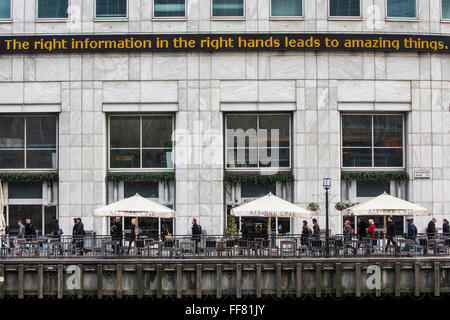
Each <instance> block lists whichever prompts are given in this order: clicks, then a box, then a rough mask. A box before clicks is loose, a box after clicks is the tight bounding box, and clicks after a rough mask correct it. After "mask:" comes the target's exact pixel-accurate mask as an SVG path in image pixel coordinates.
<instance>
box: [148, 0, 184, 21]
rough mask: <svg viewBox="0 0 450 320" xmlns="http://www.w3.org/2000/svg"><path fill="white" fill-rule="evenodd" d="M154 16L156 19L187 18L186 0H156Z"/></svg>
mask: <svg viewBox="0 0 450 320" xmlns="http://www.w3.org/2000/svg"><path fill="white" fill-rule="evenodd" d="M153 10H154V11H153V15H154V17H155V18H166V17H185V16H186V1H185V0H154V9H153Z"/></svg>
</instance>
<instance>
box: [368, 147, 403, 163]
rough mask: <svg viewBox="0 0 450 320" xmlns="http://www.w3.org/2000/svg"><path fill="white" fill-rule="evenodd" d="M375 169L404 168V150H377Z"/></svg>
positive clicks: (375, 152)
mask: <svg viewBox="0 0 450 320" xmlns="http://www.w3.org/2000/svg"><path fill="white" fill-rule="evenodd" d="M374 160H375V167H401V166H403V149H400V148H398V149H392V148H389V149H387V148H375V149H374Z"/></svg>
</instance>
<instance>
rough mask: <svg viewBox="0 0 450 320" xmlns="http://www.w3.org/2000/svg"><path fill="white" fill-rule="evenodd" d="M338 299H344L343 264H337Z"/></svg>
mask: <svg viewBox="0 0 450 320" xmlns="http://www.w3.org/2000/svg"><path fill="white" fill-rule="evenodd" d="M335 287H336V297H337V298H340V297H342V264H341V263H339V262H338V263H336V276H335Z"/></svg>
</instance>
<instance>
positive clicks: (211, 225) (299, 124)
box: [0, 0, 450, 234]
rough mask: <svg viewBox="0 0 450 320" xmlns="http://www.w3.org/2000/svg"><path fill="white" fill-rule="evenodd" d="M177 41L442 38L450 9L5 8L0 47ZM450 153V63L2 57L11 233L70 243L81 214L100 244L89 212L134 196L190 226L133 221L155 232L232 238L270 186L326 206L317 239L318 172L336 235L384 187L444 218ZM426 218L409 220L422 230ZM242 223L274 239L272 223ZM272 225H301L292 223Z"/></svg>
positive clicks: (423, 4)
mask: <svg viewBox="0 0 450 320" xmlns="http://www.w3.org/2000/svg"><path fill="white" fill-rule="evenodd" d="M168 33H170V34H188V33H194V34H204V33H216V34H218V33H240V34H246V33H248V34H250V33H334V34H341V33H342V34H350V33H361V34H365V33H367V34H419V35H436V36H444V37H445V36H447V37H448V36H449V34H450V1H449V0H346V1H338V0H314V1H312V0H285V1H281V0H280V1H277V0H270V1H269V0H170V1H169V0H85V1H82V0H65V1H64V0H61V1H57V0H0V36H20V35H57V34H62V35H66V34H87V35H96V34H168ZM239 130H242V132H243V133H244V137H243V138H242V137H241V138H242V140H239V139H240V138H239V137H238V136H237V132H240V131H239ZM239 141H240V142H239ZM449 148H450V55H448V54H445V53H431V52H379V51H376V52H374V51H357V52H354V51H353V52H345V51H342V52H328V51H320V50H317V51H301V50H298V51H281V50H280V51H264V50H261V51H257V52H256V51H236V52H128V53H119V52H114V53H61V54H52V53H48V54H43V53H30V54H28V53H24V54H2V55H0V177H1V178H0V179H1V180H3V182H2V183H3V189H4V196H5V199H6V206H5V215H6V220H7V222H8V224H9V225H10V228H11V230H12V231H14V228H15V226H16V224H17V221H18V219H23V218H25V217H31V218H32V220H33V221H34V224H35V226H36V228H37V229H38V230H40V233H44V234H46V233H50V232H51V228H52V222H53V219H55V218H58V219H59V222H60V225H61V227H62V228H63V229H64V231H65V233H66V234H67V233H70V230H71V227H72V219H73V218H74V217H81V218H82V220H83V222H84V225H85V229H86V230H91V231H96V232H97V234H107V233H108V232H109V227H108V223H109V222H108V220H107V219H106V218H98V217H94V216H93V210H94V209H95V208H97V207H100V206H103V205H105V204H108V203H111V202H113V201H116V200H119V199H122V198H124V197H127V196H131V195H133V194H135V193H136V192H138V193H140V194H142V195H143V196H145V197H147V198H152V199H154V200H157V201H159V202H160V203H162V204H165V205H168V206H171V207H173V208H175V210H176V211H177V212H178V214H179V217H178V218H177V219H176V220H175V221H171V220H167V221H166V220H159V219H156V218H155V219H150V218H149V219H147V220H143V221H140V222H139V223H140V225H141V227H142V228H144V229H145V230H146V231H147V232H148V233H150V234H158V233H159V232H160V228H161V226H162V225H163V224H167V225H168V226H169V228H170V229H171V230H172V232H173V233H175V234H188V233H190V228H191V222H190V221H191V219H192V218H193V217H195V218H197V220H198V221H199V223H200V224H201V225H202V229H203V230H205V231H206V232H207V233H208V234H222V233H223V231H224V229H225V228H226V224H227V216H228V214H229V211H230V209H231V208H232V207H233V206H236V205H238V204H241V203H244V202H246V201H249V200H251V199H254V198H256V197H258V196H261V195H263V194H266V193H268V192H272V193H274V194H276V195H278V196H280V197H283V198H285V199H287V200H289V201H292V202H294V203H296V204H298V205H300V206H302V207H307V206H308V204H309V203H311V202H313V203H317V204H318V205H319V210H318V211H315V212H314V216H315V217H316V218H317V219H318V221H319V224H320V225H321V226H322V229H324V227H325V207H324V202H325V197H324V194H325V192H324V190H323V188H322V179H323V178H325V177H329V178H331V180H332V187H331V189H330V217H331V220H330V227H331V230H332V232H333V233H340V232H342V222H343V219H345V217H342V215H341V213H340V211H338V210H336V209H335V204H336V203H338V202H345V203H349V202H350V203H356V202H361V201H363V200H365V199H368V198H370V197H373V196H376V195H378V194H380V193H382V192H388V193H390V194H392V195H395V196H398V197H401V198H404V199H407V200H409V201H413V202H416V203H418V204H420V205H422V206H424V207H427V208H429V209H430V210H431V211H432V212H433V215H434V216H436V217H437V218H438V219H442V218H444V217H446V216H447V217H448V215H450V198H449V197H448V195H447V194H446V192H447V190H450V151H449ZM351 219H353V218H351ZM399 219H400V220H399V221H398V222H399V223H398V225H399V226H400V227H399V228H400V229H402V228H403V223H404V221H403V218H399ZM428 220H429V218H421V217H418V218H417V219H416V225H417V226H418V229H419V232H423V231H424V228H425V226H426V224H427V223H428ZM124 223H125V229H126V228H127V224H128V223H129V222H128V221H125V222H124ZM247 223H248V224H249V226H250V227H251V228H252V229H255V230H259V231H261V230H262V232H264V230H266V229H267V221H266V219H256V218H253V219H248V220H247ZM271 223H272V227H271V229H272V230H278V232H279V233H282V234H286V233H291V234H293V233H300V231H301V221H299V220H297V219H289V218H279V219H275V218H274V219H273V221H272V222H271ZM376 223H377V226H378V227H382V226H383V219H381V220H380V219H379V220H377V221H376ZM438 227H440V222H439V223H438ZM400 231H401V230H400Z"/></svg>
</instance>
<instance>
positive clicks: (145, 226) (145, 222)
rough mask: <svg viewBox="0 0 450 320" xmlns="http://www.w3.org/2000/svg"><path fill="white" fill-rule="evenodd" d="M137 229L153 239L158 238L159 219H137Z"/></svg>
mask: <svg viewBox="0 0 450 320" xmlns="http://www.w3.org/2000/svg"><path fill="white" fill-rule="evenodd" d="M138 225H139V228H141V230H142V234H143V235H145V236H148V237H151V238H154V239H158V238H159V219H158V218H138Z"/></svg>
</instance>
